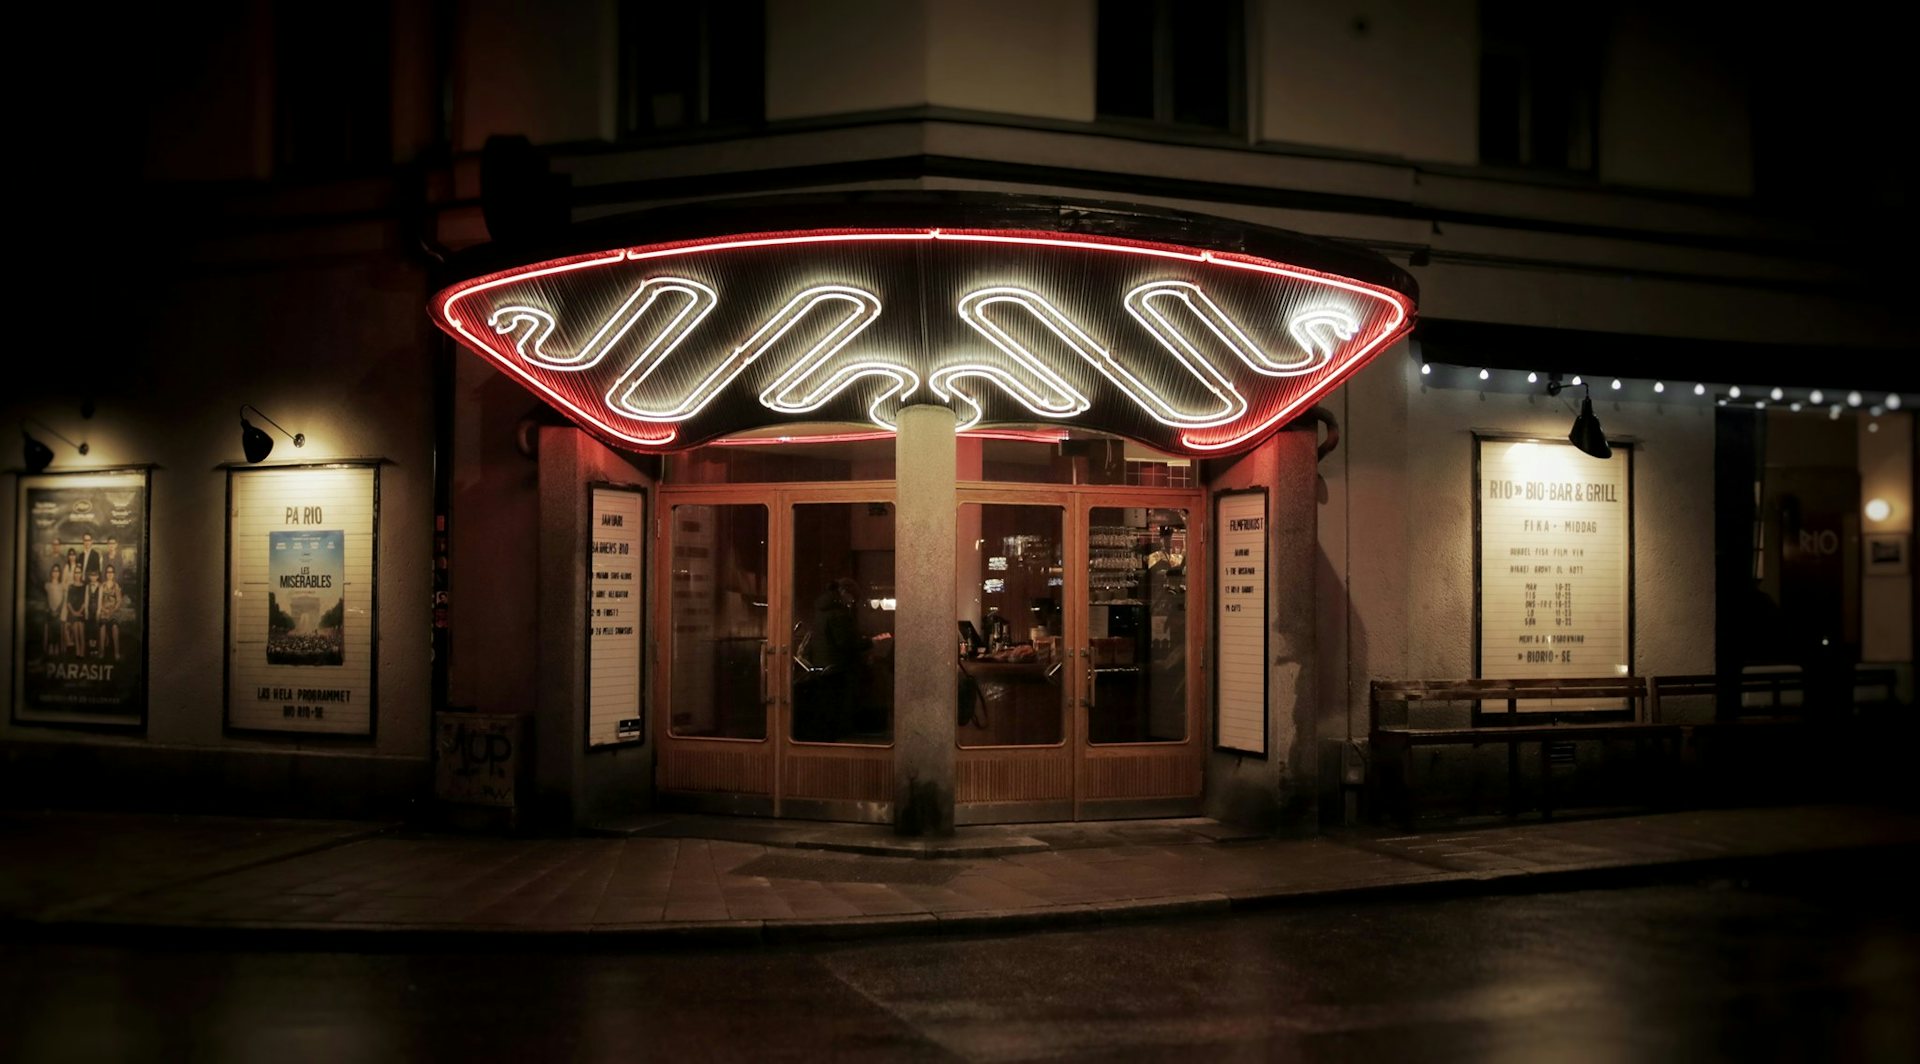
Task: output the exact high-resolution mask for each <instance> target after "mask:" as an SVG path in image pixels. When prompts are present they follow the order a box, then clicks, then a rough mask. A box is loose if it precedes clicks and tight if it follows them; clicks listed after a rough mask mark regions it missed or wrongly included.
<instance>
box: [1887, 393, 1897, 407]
mask: <svg viewBox="0 0 1920 1064" xmlns="http://www.w3.org/2000/svg"><path fill="white" fill-rule="evenodd" d="M1887 409H1888V410H1898V409H1900V397H1899V396H1898V395H1895V394H1889V395H1888V396H1887Z"/></svg>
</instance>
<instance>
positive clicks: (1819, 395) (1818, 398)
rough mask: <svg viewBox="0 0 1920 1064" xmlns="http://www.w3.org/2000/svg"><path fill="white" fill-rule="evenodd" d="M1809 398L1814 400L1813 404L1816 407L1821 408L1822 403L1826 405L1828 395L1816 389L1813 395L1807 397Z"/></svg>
mask: <svg viewBox="0 0 1920 1064" xmlns="http://www.w3.org/2000/svg"><path fill="white" fill-rule="evenodd" d="M1807 398H1808V399H1811V400H1813V404H1814V405H1815V406H1819V405H1820V404H1821V403H1824V402H1826V401H1827V394H1826V393H1825V392H1823V391H1821V390H1820V389H1818V388H1815V389H1814V390H1813V394H1812V395H1809V396H1807Z"/></svg>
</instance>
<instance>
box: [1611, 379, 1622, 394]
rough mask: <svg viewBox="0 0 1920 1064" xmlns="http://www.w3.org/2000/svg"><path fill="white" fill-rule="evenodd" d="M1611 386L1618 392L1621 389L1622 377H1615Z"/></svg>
mask: <svg viewBox="0 0 1920 1064" xmlns="http://www.w3.org/2000/svg"><path fill="white" fill-rule="evenodd" d="M1609 387H1611V388H1612V389H1613V390H1614V391H1616V392H1617V391H1619V390H1620V378H1618V377H1615V378H1614V379H1613V384H1611V385H1610V386H1609Z"/></svg>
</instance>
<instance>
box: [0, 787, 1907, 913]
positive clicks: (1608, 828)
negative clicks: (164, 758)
mask: <svg viewBox="0 0 1920 1064" xmlns="http://www.w3.org/2000/svg"><path fill="white" fill-rule="evenodd" d="M1916 844H1920V814H1916V813H1910V812H1901V811H1894V810H1888V809H1881V808H1874V807H1853V806H1799V807H1788V808H1767V809H1735V810H1703V811H1693V812H1681V813H1663V814H1656V815H1646V816H1634V817H1619V818H1610V819H1597V820H1572V821H1555V822H1547V823H1529V824H1517V825H1502V826H1498V827H1488V828H1480V829H1476V830H1455V831H1449V832H1434V833H1424V834H1415V835H1405V834H1397V833H1389V832H1375V833H1368V832H1359V833H1348V834H1341V835H1337V836H1325V837H1319V838H1311V839H1276V838H1271V837H1266V836H1248V835H1246V834H1245V833H1241V832H1237V831H1234V830H1232V829H1229V828H1225V827H1223V826H1222V825H1219V824H1216V823H1214V822H1212V821H1208V820H1200V819H1186V820H1162V821H1121V822H1106V823H1098V824H1055V825H1019V826H1011V827H1001V828H970V829H962V831H961V833H960V834H959V836H958V837H957V838H956V839H955V840H952V841H951V842H947V843H943V844H941V845H939V846H934V847H928V846H926V845H925V844H922V843H916V842H903V841H901V840H895V839H894V838H893V837H892V836H891V835H889V834H888V833H887V832H886V830H885V829H882V828H868V827H859V826H851V825H823V824H798V823H794V822H775V821H756V820H730V819H724V818H709V817H678V816H656V817H648V818H642V819H639V820H637V821H635V822H634V823H632V824H629V825H623V826H620V827H619V828H618V829H617V830H616V833H614V834H613V836H612V837H592V838H570V839H511V838H492V837H487V838H473V837H460V836H441V835H418V834H412V833H408V832H405V831H402V830H400V829H399V828H397V827H395V826H393V825H381V824H364V823H344V822H338V821H295V820H249V819H241V818H213V817H161V816H137V815H114V814H85V813H20V812H7V813H0V922H4V924H6V925H11V927H12V928H13V929H14V930H15V931H16V932H18V931H25V930H36V931H38V932H39V933H43V934H87V933H97V934H104V933H113V934H122V933H128V932H133V931H150V932H161V931H171V932H178V931H181V930H191V931H194V932H195V933H196V934H210V933H216V932H222V931H225V932H233V933H244V934H247V935H255V934H257V933H258V932H262V931H270V932H276V933H277V935H276V936H274V937H275V940H276V941H284V940H285V939H287V938H289V937H290V938H293V939H301V940H304V939H309V938H310V939H314V940H316V941H319V942H321V943H322V944H325V945H327V946H337V947H338V948H380V947H381V946H382V945H390V946H394V947H398V946H399V945H400V942H401V940H402V939H405V938H410V937H415V936H424V937H427V938H435V939H437V938H443V937H459V938H463V939H464V938H466V936H467V935H468V933H470V932H500V933H507V934H510V935H513V934H517V935H521V936H526V935H529V934H534V935H541V934H544V935H546V936H558V937H561V938H565V939H568V940H570V941H576V942H579V941H595V942H601V941H604V942H609V943H619V944H639V943H642V942H645V941H649V940H654V941H675V942H685V941H726V942H762V941H764V942H775V941H793V940H803V939H819V938H839V937H855V936H864V935H876V934H902V933H925V932H947V931H997V930H1005V929H1012V928H1020V927H1043V926H1056V925H1075V924H1088V923H1097V922H1104V921H1113V920H1127V919H1140V918H1146V917H1154V916H1165V915H1172V914H1182V913H1201V912H1225V911H1228V910H1232V909H1239V908H1252V907H1260V906H1270V905H1276V904H1286V903H1301V902H1310V901H1315V900H1330V899H1345V898H1351V897H1358V896H1363V895H1364V896H1374V897H1377V896H1383V895H1403V894H1420V893H1429V894H1432V893H1447V892H1502V891H1507V892H1511V891H1525V890H1535V889H1550V888H1565V887H1575V886H1586V885H1599V884H1602V883H1606V882H1612V881H1618V879H1619V878H1621V877H1626V878H1634V877H1645V876H1650V875H1675V874H1682V873H1684V872H1687V871H1701V870H1705V869H1709V868H1713V867H1719V866H1737V865H1738V864H1739V863H1740V862H1745V861H1759V860H1765V859H1770V858H1775V857H1782V856H1793V855H1807V854H1815V853H1822V852H1831V851H1843V850H1844V851H1868V852H1871V851H1873V850H1876V849H1881V848H1888V849H1889V852H1888V854H1887V864H1888V867H1889V868H1892V867H1896V866H1897V865H1896V861H1897V858H1898V857H1899V856H1900V855H1898V854H1895V853H1892V852H1891V848H1897V847H1913V846H1915V845H1916ZM369 940H371V941H372V942H373V945H372V946H367V945H366V943H367V942H368V941H369ZM529 944H530V943H529Z"/></svg>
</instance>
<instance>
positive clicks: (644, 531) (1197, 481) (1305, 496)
mask: <svg viewBox="0 0 1920 1064" xmlns="http://www.w3.org/2000/svg"><path fill="white" fill-rule="evenodd" d="M567 239H568V246H567V247H565V248H564V249H561V250H558V251H557V252H556V253H554V254H551V255H545V254H542V255H541V256H540V257H538V258H535V259H533V260H532V261H527V259H528V256H527V255H526V254H524V253H508V252H502V251H500V250H498V249H492V248H481V249H476V250H475V251H474V252H472V253H470V254H469V255H467V256H464V257H462V258H459V259H456V260H455V261H454V263H452V264H451V266H450V269H451V271H452V272H453V274H455V275H462V276H463V278H464V279H461V280H458V281H456V282H455V283H452V284H451V285H449V286H448V287H447V288H445V289H444V290H443V291H441V292H440V293H439V294H437V295H436V296H435V297H434V301H433V304H432V309H433V314H434V317H435V320H436V323H437V324H439V325H440V326H441V327H442V328H443V329H445V330H446V331H447V332H448V333H449V334H450V335H452V336H453V337H455V338H456V339H457V340H458V341H459V343H460V344H461V346H462V347H463V348H465V349H466V351H467V352H469V353H470V354H472V355H477V356H479V357H480V358H482V359H484V360H486V361H487V362H489V363H491V364H492V365H493V366H494V367H496V368H497V369H498V370H499V371H501V372H503V373H505V374H508V375H510V376H511V377H512V378H513V379H515V380H516V381H518V382H520V383H521V384H523V385H524V386H525V387H527V388H528V389H530V390H532V391H534V392H535V393H536V394H538V395H539V396H540V397H541V398H542V399H543V400H544V401H546V402H547V403H549V404H551V406H552V407H553V408H554V409H555V410H557V411H559V412H561V413H562V414H563V415H564V416H565V417H566V419H567V420H568V421H569V422H571V423H572V424H573V425H574V426H577V431H576V429H574V428H569V429H567V430H563V432H562V433H561V434H554V433H542V435H541V437H540V440H539V444H538V447H537V450H538V451H539V453H540V456H541V458H540V460H541V463H542V464H541V471H542V478H543V485H542V487H543V491H544V490H545V484H544V480H545V475H546V471H547V463H548V461H549V460H550V459H552V458H554V457H556V456H554V455H550V454H549V453H548V444H549V442H550V441H549V439H548V437H549V435H555V436H556V440H555V442H558V440H562V439H564V440H566V441H570V442H568V443H564V444H560V445H559V446H558V447H556V448H555V449H556V450H559V451H560V452H561V454H562V455H564V456H566V457H567V458H568V460H570V461H571V462H573V463H576V464H578V467H579V468H580V469H581V470H582V472H581V473H580V474H579V475H577V476H575V477H573V478H571V479H570V480H569V482H568V483H569V485H570V486H571V487H572V489H573V490H574V492H575V498H574V499H573V500H572V501H571V503H570V504H569V505H567V506H564V507H555V506H549V505H546V504H544V503H543V505H542V512H543V519H544V520H545V521H546V522H548V523H565V522H567V521H568V518H569V516H570V517H571V524H572V538H573V539H574V540H576V541H577V543H578V545H579V547H580V549H579V550H578V551H575V552H573V555H572V557H571V558H570V559H569V560H570V562H571V563H572V566H573V571H570V572H568V573H567V574H566V576H567V579H565V580H564V582H563V583H562V587H563V588H564V593H563V594H561V595H558V596H556V597H559V598H560V599H562V600H563V603H570V605H565V604H553V605H559V606H560V608H559V610H558V612H560V613H562V614H564V615H568V616H572V617H574V618H576V619H577V620H579V624H577V625H576V626H575V628H576V630H575V631H573V632H568V633H565V634H564V635H562V636H560V637H559V638H560V640H561V641H562V643H563V645H564V646H565V647H566V649H565V650H564V652H562V654H561V657H562V659H563V660H567V661H569V662H570V665H571V671H572V675H570V676H568V677H566V680H567V681H568V684H567V687H568V688H569V689H570V690H572V691H575V692H578V693H579V697H575V698H570V699H568V700H567V704H565V705H558V706H555V707H554V708H553V710H552V712H554V714H555V716H556V718H561V717H564V719H565V727H566V728H567V729H569V730H570V731H571V732H572V734H571V735H570V736H564V735H563V733H561V732H560V728H559V727H558V725H559V724H560V721H559V720H557V719H556V720H553V721H548V722H546V727H548V728H552V729H553V732H552V734H554V735H555V737H556V738H555V741H567V740H568V739H570V740H571V741H572V742H573V743H574V744H576V745H578V746H580V747H581V758H580V760H579V761H578V762H577V764H578V771H580V772H582V773H583V774H585V776H586V779H585V780H583V781H581V783H583V784H584V785H585V786H588V787H592V786H597V785H599V778H600V776H601V773H602V772H603V769H602V766H608V767H611V766H624V765H630V764H634V763H636V762H637V763H639V764H640V765H641V766H643V768H640V769H627V770H626V771H627V772H628V773H629V774H630V778H627V779H623V780H619V781H617V782H611V783H609V784H608V785H610V786H618V787H621V788H623V789H626V790H629V791H636V792H639V793H646V792H647V791H649V790H650V791H651V793H652V795H653V796H654V797H655V798H656V799H657V800H658V801H660V802H661V803H663V804H667V805H671V806H676V807H682V808H698V809H708V810H728V811H738V812H747V813H756V814H761V815H779V816H806V817H824V818H832V819H848V820H868V821H880V822H894V823H898V824H901V825H903V826H905V827H909V828H911V829H920V828H924V827H929V826H931V827H934V828H944V827H946V826H949V825H951V824H952V823H953V822H955V821H959V822H961V823H968V822H976V823H977V822H995V821H1009V820H1067V819H1074V818H1077V817H1116V816H1153V815H1179V814H1196V813H1200V812H1202V811H1203V810H1206V809H1209V808H1212V809H1214V810H1216V811H1219V810H1221V809H1223V808H1224V807H1225V806H1227V805H1230V804H1232V803H1234V802H1240V803H1258V802H1266V803H1268V804H1270V805H1271V804H1272V803H1273V802H1274V801H1275V799H1276V797H1277V795H1278V793H1279V789H1278V786H1277V780H1278V778H1279V776H1280V775H1281V774H1282V773H1283V772H1284V771H1285V768H1284V766H1286V765H1287V764H1288V762H1289V760H1290V759H1292V758H1295V757H1298V756H1301V755H1302V753H1303V751H1301V750H1300V749H1298V748H1297V746H1296V744H1295V743H1294V741H1293V736H1294V734H1295V733H1296V731H1297V730H1298V723H1299V722H1297V721H1296V720H1294V719H1293V716H1294V714H1295V713H1296V711H1300V710H1303V709H1304V708H1305V706H1304V704H1303V703H1300V702H1298V701H1296V697H1295V696H1296V695H1297V691H1298V688H1297V684H1295V683H1292V682H1290V681H1289V677H1290V676H1293V675H1297V674H1298V673H1299V672H1300V671H1302V670H1303V662H1302V661H1301V660H1300V659H1299V657H1298V653H1299V652H1298V649H1297V648H1298V647H1300V646H1305V645H1310V643H1311V640H1310V639H1308V638H1305V634H1306V633H1308V632H1310V631H1311V629H1312V626H1313V623H1314V617H1313V608H1312V596H1311V594H1310V593H1304V592H1306V589H1305V588H1304V586H1303V583H1302V578H1303V577H1304V576H1305V575H1307V574H1310V573H1311V570H1312V564H1311V557H1312V556H1311V547H1312V543H1313V536H1312V531H1311V530H1312V526H1313V523H1314V505H1315V501H1314V484H1315V476H1314V467H1315V462H1316V455H1317V452H1318V450H1319V446H1320V441H1319V439H1318V438H1317V437H1316V435H1315V432H1314V427H1315V426H1316V425H1317V424H1318V421H1317V420H1316V418H1315V417H1312V416H1308V415H1309V414H1310V412H1311V411H1312V410H1313V409H1314V407H1315V404H1316V403H1317V402H1318V401H1319V400H1320V399H1322V398H1323V397H1325V396H1326V395H1327V394H1329V393H1330V392H1331V391H1332V390H1333V389H1335V388H1337V387H1338V386H1339V384H1340V382H1341V381H1342V380H1343V379H1344V378H1346V377H1347V376H1349V375H1351V374H1352V373H1354V372H1355V371H1357V370H1358V369H1360V367H1362V366H1363V365H1365V364H1366V363H1367V362H1368V361H1370V360H1371V359H1373V358H1375V357H1376V356H1378V355H1379V354H1380V353H1381V352H1382V351H1383V350H1386V349H1387V348H1388V347H1389V346H1390V345H1392V344H1393V343H1394V342H1395V341H1397V340H1398V339H1400V338H1401V337H1403V336H1404V335H1405V334H1406V333H1407V331H1408V330H1409V329H1410V328H1411V327H1412V326H1413V323H1414V318H1415V294H1416V289H1415V286H1414V284H1413V282H1412V280H1411V278H1410V277H1408V276H1407V274H1406V273H1405V272H1404V271H1402V270H1400V269H1399V268H1397V267H1394V266H1393V265H1391V264H1390V263H1388V262H1387V261H1385V260H1384V259H1381V258H1379V257H1378V256H1373V255H1369V254H1366V253H1363V252H1356V251H1354V250H1352V249H1348V248H1342V247H1339V246H1336V245H1332V244H1328V243H1325V242H1322V241H1315V240H1309V239H1306V238H1303V237H1298V236H1294V235H1291V234H1287V233H1282V232H1277V231H1271V230H1264V229H1260V228H1257V227H1252V226H1246V225H1236V224H1230V223H1225V222H1221V221H1219V220H1214V219H1207V218H1203V217H1198V216H1192V215H1181V214H1174V213H1170V212H1164V211H1152V210H1145V209H1141V208H1137V207H1126V206H1121V205H1114V204H1103V203H1096V202H1082V201H1065V200H1058V199H1045V198H1038V197H1023V196H1014V195H1005V194H997V195H995V194H955V193H875V194H859V195H827V196H814V197H786V198H780V199H773V200H766V201H746V202H735V203H729V204H725V205H710V206H702V207H686V208H678V209H670V210H664V211H658V212H648V213H645V214H641V215H637V216H632V217H628V218H621V219H617V220H614V221H612V222H610V223H605V224H600V225H593V226H581V227H578V228H577V229H576V230H575V231H574V232H572V233H570V234H569V235H568V238H567ZM503 262H504V263H506V265H504V266H502V265H501V264H502V263H503ZM464 275H471V276H464ZM1298 426H1305V427H1306V430H1307V431H1299V430H1298V428H1297V427H1298ZM1290 428H1293V429H1294V430H1293V431H1288V430H1289V429H1290ZM627 455H645V456H648V458H647V459H645V460H642V461H640V462H637V463H636V462H631V461H628V460H626V458H624V457H623V456H627ZM543 533H544V529H543ZM563 538H564V537H563ZM543 575H545V573H544V572H543ZM547 593H548V592H547V589H546V587H544V586H543V590H542V595H543V597H545V596H546V594H547ZM546 640H547V636H546V634H545V633H543V635H542V643H543V646H542V653H543V654H544V653H548V652H552V651H555V650H557V649H559V648H555V647H552V646H548V645H545V644H546ZM544 709H546V707H545V706H543V710H544ZM628 748H631V752H635V753H639V756H637V757H635V756H627V757H623V756H622V752H623V751H624V750H628ZM1241 763H1251V764H1252V765H1254V766H1255V767H1254V769H1253V770H1252V771H1251V772H1245V773H1236V772H1235V771H1234V770H1233V768H1232V766H1235V765H1236V764H1241ZM1210 764H1216V765H1218V766H1219V767H1218V768H1216V769H1215V770H1214V771H1211V772H1210V771H1209V766H1210ZM649 775H650V776H651V780H650V787H649V781H648V780H647V777H648V776H649ZM1209 780H1212V783H1211V784H1209V782H1208V781H1209ZM1249 789H1250V790H1251V791H1252V792H1254V793H1238V792H1239V791H1246V790H1249ZM587 803H588V804H589V805H593V804H597V802H596V801H595V800H594V799H593V798H592V797H591V796H589V797H588V798H587ZM1268 812H1269V815H1271V813H1272V811H1271V810H1269V811H1268Z"/></svg>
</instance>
